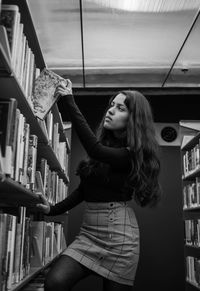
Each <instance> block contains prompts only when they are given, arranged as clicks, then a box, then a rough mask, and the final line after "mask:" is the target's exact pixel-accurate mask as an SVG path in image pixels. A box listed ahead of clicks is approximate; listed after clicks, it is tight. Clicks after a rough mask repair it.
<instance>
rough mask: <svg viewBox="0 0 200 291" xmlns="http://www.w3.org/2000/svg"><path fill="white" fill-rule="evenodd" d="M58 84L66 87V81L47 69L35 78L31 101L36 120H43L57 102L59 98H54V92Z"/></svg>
mask: <svg viewBox="0 0 200 291" xmlns="http://www.w3.org/2000/svg"><path fill="white" fill-rule="evenodd" d="M60 83H64V84H65V85H67V80H66V79H64V78H62V77H61V76H59V75H57V74H56V73H54V72H53V71H51V70H48V69H47V68H44V69H43V70H42V72H41V73H40V75H39V76H38V77H37V78H36V80H35V86H34V90H33V97H32V101H33V111H34V114H35V115H36V116H37V117H38V118H40V119H44V118H45V117H46V115H47V113H48V112H49V111H50V110H51V108H52V106H53V105H54V104H55V102H57V101H58V98H59V96H55V90H56V87H57V86H58V85H59V84H60Z"/></svg>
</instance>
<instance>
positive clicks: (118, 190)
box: [48, 95, 132, 215]
mask: <svg viewBox="0 0 200 291" xmlns="http://www.w3.org/2000/svg"><path fill="white" fill-rule="evenodd" d="M63 103H64V106H65V107H66V110H67V112H68V113H69V115H70V119H71V121H72V124H73V128H74V129H75V130H76V133H77V135H78V137H79V139H80V141H81V143H82V145H83V147H84V148H85V150H86V152H87V154H88V155H89V157H91V158H92V159H94V160H97V161H99V162H101V163H103V164H105V168H104V167H100V168H99V169H98V170H97V171H95V172H94V173H91V174H90V175H88V176H84V175H83V176H82V175H80V184H79V186H78V188H77V189H76V190H74V191H73V192H72V193H71V194H70V195H69V196H68V197H67V198H66V199H64V200H63V201H61V202H59V203H57V204H56V205H54V206H51V210H50V213H49V214H48V215H58V214H61V213H63V212H65V211H68V210H70V209H71V208H73V207H75V206H76V205H78V204H79V203H80V202H82V201H84V200H85V201H87V202H111V201H127V200H131V197H132V190H131V189H130V188H128V187H125V182H126V179H127V176H128V174H129V173H130V170H131V157H130V152H129V149H128V148H127V147H126V146H124V147H123V146H122V147H118V148H116V147H110V146H105V145H103V144H101V143H100V142H99V141H98V140H97V138H96V136H95V134H94V133H93V131H92V130H91V129H90V127H89V125H88V123H87V121H86V120H85V118H84V116H83V115H82V113H81V112H80V110H79V108H78V107H77V105H76V103H75V101H74V98H73V95H68V96H64V97H63ZM108 166H109V167H108ZM108 168H109V170H108Z"/></svg>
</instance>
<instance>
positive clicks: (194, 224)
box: [185, 219, 200, 247]
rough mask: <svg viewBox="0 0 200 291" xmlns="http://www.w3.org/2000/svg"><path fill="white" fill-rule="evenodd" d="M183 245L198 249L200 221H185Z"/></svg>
mask: <svg viewBox="0 0 200 291" xmlns="http://www.w3.org/2000/svg"><path fill="white" fill-rule="evenodd" d="M185 244H186V245H189V246H195V247H200V219H188V220H185Z"/></svg>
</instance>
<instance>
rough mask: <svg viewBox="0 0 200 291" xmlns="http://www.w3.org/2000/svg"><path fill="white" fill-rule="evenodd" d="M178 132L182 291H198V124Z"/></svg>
mask: <svg viewBox="0 0 200 291" xmlns="http://www.w3.org/2000/svg"><path fill="white" fill-rule="evenodd" d="M180 129H181V131H182V137H183V138H182V144H181V166H182V195H183V222H184V244H185V247H184V257H185V258H184V259H185V280H186V284H185V286H186V287H185V290H186V291H192V290H200V121H191V122H189V121H187V122H185V123H184V122H180ZM185 129H187V130H188V129H189V131H188V132H187V133H185Z"/></svg>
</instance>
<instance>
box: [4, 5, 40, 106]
mask: <svg viewBox="0 0 200 291" xmlns="http://www.w3.org/2000/svg"><path fill="white" fill-rule="evenodd" d="M0 24H1V28H0V33H1V39H2V43H3V44H4V45H3V47H4V50H5V52H6V56H7V58H8V61H9V64H10V66H11V68H12V71H13V72H14V74H15V76H16V78H17V80H18V82H19V84H20V85H21V87H22V88H23V91H24V93H25V96H26V98H27V100H28V102H29V104H30V106H31V108H32V109H33V104H32V91H33V86H34V82H35V78H37V76H38V75H39V74H40V70H39V69H38V68H36V65H35V56H34V54H33V52H32V50H31V49H30V46H29V43H28V40H27V38H26V36H25V34H24V24H23V23H22V22H21V14H20V12H19V7H18V6H17V5H5V4H3V5H1V16H0Z"/></svg>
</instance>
